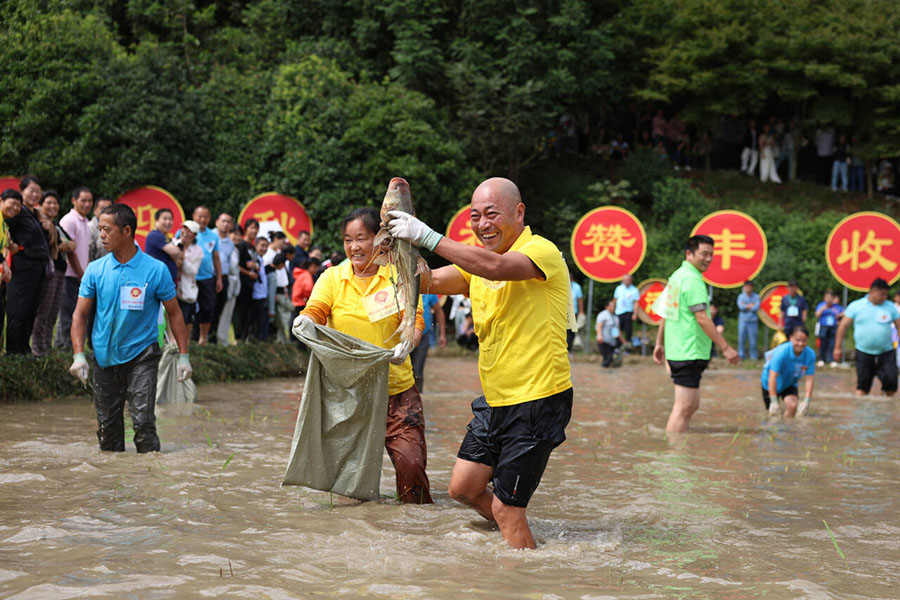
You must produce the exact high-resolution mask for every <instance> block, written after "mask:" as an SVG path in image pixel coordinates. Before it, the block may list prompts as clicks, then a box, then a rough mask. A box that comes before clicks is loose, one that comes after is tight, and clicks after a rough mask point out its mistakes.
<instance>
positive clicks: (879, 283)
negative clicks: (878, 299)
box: [869, 277, 891, 290]
mask: <svg viewBox="0 0 900 600" xmlns="http://www.w3.org/2000/svg"><path fill="white" fill-rule="evenodd" d="M869 289H870V290H890V289H891V286H889V285H888V282H887V281H885V280H884V279H882V278H881V277H878V278H877V279H876V280H875V281H873V282H872V285H871V287H870V288H869Z"/></svg>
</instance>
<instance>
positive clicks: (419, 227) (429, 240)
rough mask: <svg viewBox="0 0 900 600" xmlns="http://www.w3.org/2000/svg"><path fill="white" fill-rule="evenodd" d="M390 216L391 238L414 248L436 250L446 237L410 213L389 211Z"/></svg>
mask: <svg viewBox="0 0 900 600" xmlns="http://www.w3.org/2000/svg"><path fill="white" fill-rule="evenodd" d="M388 216H389V217H390V218H391V220H390V221H388V228H389V229H390V230H391V237H394V238H397V239H400V240H406V241H407V242H409V243H410V244H412V245H413V246H419V247H424V248H428V249H429V250H434V249H435V248H436V247H437V245H438V242H440V241H441V238H443V237H444V236H442V235H441V234H439V233H438V232H437V231H435V230H434V229H432V228H431V227H429V226H428V225H426V224H425V223H423V222H422V221H420V220H419V219H417V218H415V217H414V216H412V215H411V214H409V213H405V212H403V211H401V210H391V211H388Z"/></svg>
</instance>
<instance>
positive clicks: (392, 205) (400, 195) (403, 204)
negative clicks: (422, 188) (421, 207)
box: [381, 177, 415, 223]
mask: <svg viewBox="0 0 900 600" xmlns="http://www.w3.org/2000/svg"><path fill="white" fill-rule="evenodd" d="M391 210H399V211H402V212H405V213H409V214H411V215H414V214H415V211H414V210H413V203H412V192H410V191H409V184H408V183H407V182H406V180H405V179H403V178H402V177H394V178H393V179H391V181H390V183H388V189H387V192H385V194H384V200H383V201H382V203H381V221H382V222H383V223H387V222H388V221H389V220H390V219H389V218H388V216H387V213H388V211H391Z"/></svg>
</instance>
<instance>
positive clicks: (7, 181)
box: [0, 175, 21, 192]
mask: <svg viewBox="0 0 900 600" xmlns="http://www.w3.org/2000/svg"><path fill="white" fill-rule="evenodd" d="M20 181H21V180H20V179H19V178H18V177H13V176H11V175H10V176H6V177H0V192H2V191H4V190H6V189H7V188H12V189H14V190H16V191H18V189H19V182H20Z"/></svg>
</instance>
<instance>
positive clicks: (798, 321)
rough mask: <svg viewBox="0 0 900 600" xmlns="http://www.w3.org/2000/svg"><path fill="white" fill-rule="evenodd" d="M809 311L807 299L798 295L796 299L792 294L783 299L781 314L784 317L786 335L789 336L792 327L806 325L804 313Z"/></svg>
mask: <svg viewBox="0 0 900 600" xmlns="http://www.w3.org/2000/svg"><path fill="white" fill-rule="evenodd" d="M807 309H809V306H807V304H806V298H804V297H803V296H801V295H800V294H797V297H796V298H794V297H793V296H791V295H790V294H788V295H787V296H785V297H784V298H782V299H781V314H782V315H784V333H785V334H787V332H788V331H790V330H791V327H795V326H797V325H805V323H804V322H803V311H804V310H807Z"/></svg>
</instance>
